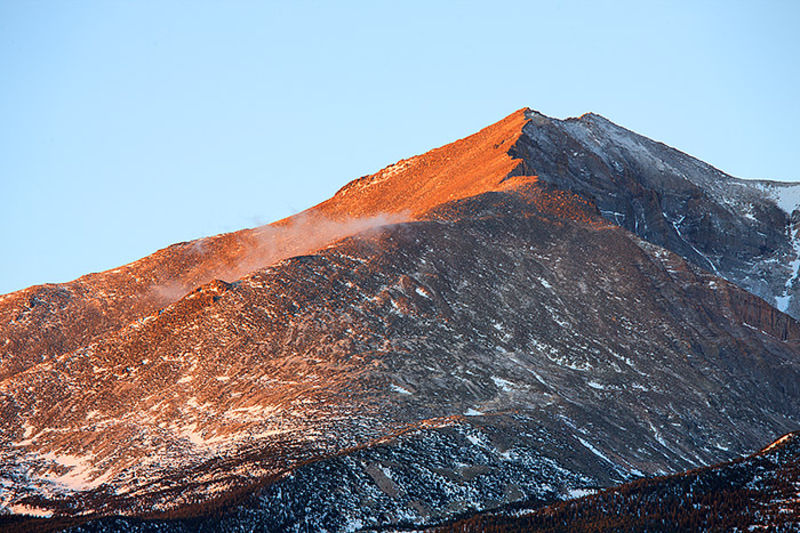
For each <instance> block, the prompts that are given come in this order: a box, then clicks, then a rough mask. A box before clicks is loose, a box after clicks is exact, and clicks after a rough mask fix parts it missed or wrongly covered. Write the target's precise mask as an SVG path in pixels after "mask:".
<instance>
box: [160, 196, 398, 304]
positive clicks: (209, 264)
mask: <svg viewBox="0 0 800 533" xmlns="http://www.w3.org/2000/svg"><path fill="white" fill-rule="evenodd" d="M406 220H408V216H407V215H406V214H405V213H402V214H397V213H390V214H379V215H374V216H368V217H357V218H352V217H348V218H342V219H333V218H330V217H327V216H325V215H322V214H319V213H316V212H313V211H312V212H308V213H301V214H299V215H296V216H294V217H291V218H289V219H286V220H285V221H281V222H277V223H274V224H270V225H267V226H261V227H259V228H254V229H251V230H245V231H241V232H237V233H233V234H225V235H218V236H216V237H207V238H205V239H200V240H198V241H195V242H193V243H192V244H191V245H190V246H189V247H188V248H187V251H186V255H187V256H188V257H187V271H184V272H183V273H182V276H181V277H180V279H177V278H176V279H171V280H168V281H165V282H162V283H159V284H157V285H155V286H154V288H153V290H152V294H153V296H154V297H155V298H156V299H158V300H159V301H160V302H162V303H167V302H173V301H175V300H177V299H179V298H181V297H183V296H184V295H185V294H186V293H188V292H190V291H191V290H192V289H194V288H195V287H197V286H198V285H203V284H205V283H208V282H209V281H211V280H213V279H222V280H225V281H233V280H236V279H238V278H240V277H242V276H244V275H246V274H248V273H250V272H253V271H254V270H257V269H259V268H264V267H266V266H269V265H271V264H273V263H276V262H277V261H280V260H282V259H287V258H289V257H294V256H297V255H304V254H308V253H311V252H314V251H316V250H319V249H320V248H323V247H325V246H327V245H329V244H331V243H333V242H336V241H338V240H340V239H343V238H345V237H350V236H353V235H357V234H364V233H367V234H369V233H370V232H372V231H373V230H376V229H377V228H380V227H381V226H385V225H388V224H396V223H399V222H404V221H406Z"/></svg>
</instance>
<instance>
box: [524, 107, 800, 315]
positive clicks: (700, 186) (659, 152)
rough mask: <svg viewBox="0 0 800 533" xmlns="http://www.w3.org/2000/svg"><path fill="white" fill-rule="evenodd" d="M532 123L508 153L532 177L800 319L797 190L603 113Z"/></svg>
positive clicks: (537, 119) (534, 118) (799, 200)
mask: <svg viewBox="0 0 800 533" xmlns="http://www.w3.org/2000/svg"><path fill="white" fill-rule="evenodd" d="M528 116H529V118H530V119H531V122H529V123H528V124H527V125H526V126H525V127H524V129H523V135H522V137H520V139H519V140H518V141H517V143H516V145H515V146H514V148H513V149H512V152H511V153H512V154H513V155H515V156H516V157H519V158H521V159H523V161H524V162H525V172H526V173H531V174H537V175H538V176H539V177H540V179H542V180H544V181H546V182H548V183H552V184H553V185H555V186H557V187H560V188H564V189H568V190H571V191H575V192H578V193H580V194H583V195H585V196H586V197H587V198H590V199H591V200H592V201H594V202H595V203H596V204H597V207H598V208H599V209H600V212H601V213H602V215H603V216H604V217H605V218H606V219H608V220H609V221H611V222H613V223H614V224H618V225H620V226H622V227H624V228H626V229H628V230H629V231H632V232H634V233H636V234H637V235H639V236H640V237H642V238H643V239H645V240H647V241H649V242H652V243H654V244H657V245H659V246H663V247H664V248H667V249H668V250H672V251H673V252H675V253H677V254H678V255H680V256H682V257H684V258H686V259H688V260H689V261H690V262H692V263H694V264H696V265H698V266H700V267H702V268H704V269H706V270H708V271H710V272H713V273H715V274H717V275H719V276H722V277H724V278H725V279H727V280H729V281H731V282H733V283H735V284H737V285H739V286H740V287H742V288H744V289H746V290H748V291H750V292H752V293H753V294H756V295H758V296H760V297H762V298H764V299H765V300H766V301H768V302H770V303H771V304H773V305H775V306H776V307H778V308H779V309H780V310H781V311H784V312H787V313H789V314H790V315H792V316H794V317H795V318H798V317H800V306H799V305H798V298H797V294H798V290H800V285H798V284H797V277H798V266H800V248H799V247H800V241H798V238H797V231H798V228H800V226H798V221H800V212H797V213H795V211H796V209H797V207H798V206H799V205H800V184H792V183H781V182H769V181H755V180H741V179H737V178H733V177H731V176H728V175H727V174H725V173H723V172H721V171H719V170H717V169H715V168H714V167H712V166H710V165H708V164H706V163H703V162H702V161H698V160H697V159H695V158H693V157H690V156H688V155H686V154H684V153H682V152H680V151H678V150H675V149H674V148H670V147H669V146H666V145H664V144H661V143H658V142H655V141H652V140H650V139H648V138H646V137H642V136H640V135H637V134H635V133H633V132H632V131H629V130H626V129H624V128H621V127H619V126H617V125H616V124H613V123H612V122H609V121H608V120H606V119H605V118H603V117H601V116H599V115H595V114H591V113H589V114H586V115H583V116H582V117H580V118H577V119H574V118H571V119H566V120H563V121H562V120H556V119H552V118H549V117H545V116H544V115H541V114H539V113H537V112H535V111H530V112H529V113H528Z"/></svg>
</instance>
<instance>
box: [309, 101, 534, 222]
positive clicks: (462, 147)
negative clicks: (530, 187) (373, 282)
mask: <svg viewBox="0 0 800 533" xmlns="http://www.w3.org/2000/svg"><path fill="white" fill-rule="evenodd" d="M526 111H527V110H526V109H520V110H519V111H516V112H515V113H513V114H511V115H509V116H508V117H506V118H504V119H503V120H501V121H500V122H498V123H496V124H492V125H491V126H489V127H487V128H484V129H482V130H481V131H479V132H478V133H476V134H474V135H470V136H469V137H466V138H464V139H461V140H458V141H456V142H454V143H451V144H448V145H445V146H442V147H441V148H436V149H434V150H431V151H430V152H427V153H425V154H422V155H418V156H415V157H411V158H409V159H404V160H402V161H398V162H397V163H395V164H394V165H390V166H388V167H386V168H384V169H383V170H381V171H380V172H376V173H375V174H372V175H371V176H365V177H363V178H360V179H357V180H355V181H352V182H350V183H349V184H347V185H346V186H344V187H343V188H342V189H341V190H339V192H337V193H336V195H334V197H333V198H331V199H330V200H327V201H326V202H323V203H322V204H320V205H318V206H317V207H315V208H312V211H313V210H319V211H321V212H322V213H325V214H326V215H328V216H331V217H334V218H339V217H342V216H365V215H375V214H379V213H401V214H403V213H405V214H408V216H409V217H411V218H416V217H418V216H420V215H422V214H423V213H425V212H426V211H429V210H430V209H432V208H433V207H435V206H437V205H440V204H442V203H444V202H449V201H452V200H458V199H461V198H467V197H469V196H474V195H476V194H480V193H484V192H488V191H498V190H505V189H509V188H513V187H515V186H518V185H520V184H523V183H532V182H535V181H536V178H535V176H512V174H519V173H520V172H521V164H522V162H521V161H520V160H518V159H514V158H512V157H511V156H510V155H509V153H508V152H509V150H510V149H511V147H512V146H514V143H516V142H517V140H518V139H519V137H520V136H521V135H522V128H523V126H525V124H527V123H528V122H529V120H528V119H527V118H526V117H525V113H526Z"/></svg>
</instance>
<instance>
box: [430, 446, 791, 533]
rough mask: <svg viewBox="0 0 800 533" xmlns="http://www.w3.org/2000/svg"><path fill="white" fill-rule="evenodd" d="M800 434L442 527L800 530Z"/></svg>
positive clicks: (580, 530)
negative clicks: (741, 453) (723, 458)
mask: <svg viewBox="0 0 800 533" xmlns="http://www.w3.org/2000/svg"><path fill="white" fill-rule="evenodd" d="M798 486H800V434H798V433H790V434H788V435H785V436H783V437H781V438H780V439H778V440H777V441H775V442H774V443H772V444H770V445H769V446H767V447H766V448H765V449H763V450H761V451H760V452H758V453H755V454H753V455H751V456H749V457H747V458H744V459H739V460H736V461H731V462H729V463H724V464H720V465H715V466H713V467H705V468H699V469H697V470H693V471H691V472H687V473H684V474H679V475H674V476H666V477H660V478H654V479H644V480H641V481H636V482H633V483H629V484H626V485H623V486H621V487H615V488H613V489H608V490H606V491H603V492H601V493H600V494H597V495H594V496H585V497H583V498H580V499H577V500H571V501H568V502H564V503H558V504H555V505H552V506H549V507H545V508H540V509H524V508H522V507H519V508H517V509H514V510H513V511H510V512H507V513H504V514H499V513H495V514H489V513H487V514H485V515H480V516H475V517H471V518H469V519H464V520H461V521H458V522H456V523H454V524H450V525H447V526H443V527H440V528H436V529H435V530H436V531H453V532H458V531H463V532H468V531H491V532H498V533H499V532H504V531H508V532H511V531H528V532H541V533H544V532H558V531H575V532H583V531H593V532H598V533H599V532H601V531H615V532H621V531H686V532H690V531H759V530H764V531H797V530H798V529H800V506H798V505H797V502H798V494H797V487H798Z"/></svg>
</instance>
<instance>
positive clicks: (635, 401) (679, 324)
mask: <svg viewBox="0 0 800 533" xmlns="http://www.w3.org/2000/svg"><path fill="white" fill-rule="evenodd" d="M799 192H800V186H795V185H793V184H786V183H778V182H766V181H744V180H739V179H736V178H733V177H730V176H727V175H726V174H724V173H722V172H721V171H719V170H717V169H714V168H713V167H710V166H708V165H706V164H705V163H702V162H700V161H697V160H696V159H693V158H691V157H690V156H688V155H686V154H683V153H681V152H679V151H677V150H674V149H672V148H669V147H667V146H665V145H663V144H660V143H657V142H654V141H651V140H649V139H646V138H644V137H641V136H639V135H637V134H635V133H633V132H630V131H628V130H625V129H623V128H621V127H619V126H617V125H615V124H612V123H611V122H609V121H607V120H605V119H604V118H602V117H600V116H597V115H593V114H588V115H584V116H582V117H580V118H575V119H566V120H563V121H562V120H556V119H551V118H548V117H545V116H543V115H541V114H539V113H537V112H535V111H532V110H529V109H523V110H520V111H517V112H516V113H514V114H512V115H510V116H508V117H506V118H505V119H503V120H501V121H500V122H498V123H496V124H494V125H492V126H489V127H487V128H485V129H484V130H481V131H480V132H478V133H476V134H474V135H472V136H470V137H467V138H465V139H462V140H459V141H456V142H454V143H452V144H449V145H446V146H443V147H441V148H437V149H435V150H432V151H430V152H428V153H425V154H423V155H419V156H415V157H411V158H409V159H405V160H403V161H400V162H398V163H396V164H394V165H390V166H388V167H386V168H385V169H383V170H381V171H379V172H377V173H375V174H373V175H370V176H365V177H362V178H359V179H357V180H355V181H353V182H351V183H349V184H347V185H345V186H344V187H343V188H342V189H341V190H339V192H337V193H336V195H334V196H333V197H332V198H331V199H329V200H327V201H325V202H323V203H321V204H319V205H317V206H315V207H312V208H310V209H308V210H307V211H305V212H303V213H300V214H299V215H297V216H295V217H291V218H289V219H285V220H281V221H278V222H276V223H274V224H271V225H269V226H264V227H260V228H254V229H248V230H242V231H239V232H235V233H230V234H225V235H218V236H215V237H209V238H205V239H200V240H198V241H193V242H189V243H179V244H175V245H173V246H170V247H168V248H165V249H163V250H160V251H158V252H156V253H155V254H153V255H151V256H148V257H145V258H143V259H141V260H139V261H136V262H134V263H131V264H129V265H125V266H122V267H120V268H117V269H114V270H111V271H107V272H102V273H99V274H90V275H87V276H84V277H82V278H79V279H78V280H75V281H73V282H71V283H65V284H59V285H41V286H35V287H31V288H29V289H25V290H23V291H19V292H15V293H11V294H8V295H5V296H2V297H0V413H2V414H1V415H0V424H2V431H0V439H1V440H0V457H1V458H2V460H0V505H1V506H2V507H0V509H2V512H3V513H5V514H7V515H8V516H6V517H4V518H2V522H0V525H2V526H4V527H6V528H7V529H9V530H19V531H30V530H36V529H41V530H58V529H64V528H67V529H69V528H72V530H73V531H136V530H138V531H197V530H202V531H213V530H223V531H234V530H255V531H320V530H327V531H356V530H362V529H383V530H386V529H392V528H395V529H397V528H421V527H429V526H430V527H433V526H441V525H442V524H453V523H454V522H453V521H454V520H456V519H458V518H459V517H464V516H469V515H471V514H472V515H474V514H476V513H481V512H485V511H493V512H494V511H497V512H505V511H503V510H508V509H510V507H509V506H517V507H518V508H521V507H520V506H524V507H525V509H527V510H535V509H537V508H539V507H543V506H547V505H552V504H554V503H555V502H560V501H563V500H569V499H571V498H575V497H579V496H583V495H586V494H593V493H596V492H597V491H599V490H602V489H606V488H610V487H614V486H617V485H620V484H624V483H629V482H633V481H635V480H638V479H641V478H650V477H652V476H663V475H668V474H677V473H680V472H683V471H686V470H689V469H694V468H698V467H705V466H708V465H713V464H716V463H720V462H724V461H730V460H733V459H736V458H738V457H742V456H744V455H746V454H749V453H752V452H753V451H755V450H758V449H760V448H761V447H763V446H764V445H765V444H767V443H769V442H772V441H774V440H775V439H777V438H778V437H780V436H781V435H783V434H786V433H788V432H791V431H795V430H797V429H798V428H800V325H799V324H798V322H797V321H796V320H795V318H794V317H797V316H800V303H798V300H797V299H796V296H797V291H798V287H800V286H799V285H798V284H797V280H796V278H797V275H798V268H799V267H800V251H799V250H800V248H798V244H797V243H798V236H797V234H798V229H800V226H798V224H799V223H800V211H797V210H796V208H797V206H798V203H800V194H798V193H799ZM782 449H783V448H782ZM787 449H791V450H793V449H794V448H787ZM793 453H794V452H792V453H789V452H786V453H782V454H780V455H779V459H780V460H779V461H777V462H776V463H775V464H776V465H778V466H776V468H784V466H785V464H789V463H790V462H791V461H795V462H796V461H797V455H796V453H794V455H793ZM776 457H777V456H776ZM762 488H763V487H761V485H758V484H756V485H753V487H752V492H753V494H752V495H751V496H752V497H753V498H754V500H753V501H756V500H757V498H758V497H759V496H757V495H756V494H761V495H762V496H763V495H764V494H766V492H764V491H765V490H767V489H763V490H762ZM748 490H750V489H748ZM608 508H610V507H608ZM597 509H606V507H598V508H597ZM625 509H628V507H625ZM509 512H510V511H509ZM631 512H633V511H631ZM31 516H37V517H39V518H31ZM481 516H483V515H481ZM509 516H510V515H509ZM476 520H477V518H476ZM743 520H744V519H743ZM787 523H789V525H791V522H787ZM737 524H738V523H737ZM753 524H755V525H759V524H760V525H764V524H763V523H762V522H753ZM787 527H789V526H787Z"/></svg>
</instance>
